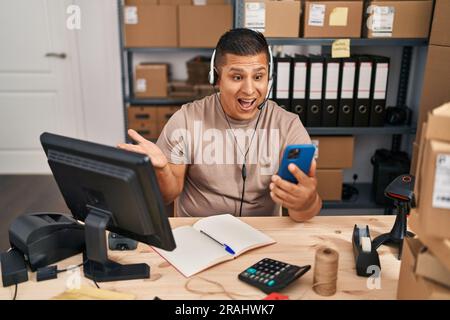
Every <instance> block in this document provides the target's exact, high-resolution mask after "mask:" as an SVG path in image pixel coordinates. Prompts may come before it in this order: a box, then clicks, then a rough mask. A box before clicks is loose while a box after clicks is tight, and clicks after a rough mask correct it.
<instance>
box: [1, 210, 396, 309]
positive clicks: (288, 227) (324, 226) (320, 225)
mask: <svg viewBox="0 0 450 320" xmlns="http://www.w3.org/2000/svg"><path fill="white" fill-rule="evenodd" d="M394 219H395V216H345V217H342V216H341V217H334V216H333V217H326V216H324V217H321V216H318V217H315V218H313V219H312V220H310V221H307V222H305V223H296V222H294V221H292V220H291V219H290V218H289V217H258V218H242V220H243V221H245V222H246V223H248V224H250V225H252V226H253V227H255V228H257V229H259V230H261V231H262V232H264V233H265V234H267V235H269V236H270V237H272V238H274V239H275V240H276V241H277V243H276V244H273V245H269V246H266V247H263V248H258V249H255V250H252V251H249V252H247V253H245V254H243V255H241V256H239V257H237V258H236V259H234V260H233V261H228V262H225V263H222V264H219V265H216V266H214V267H212V268H210V269H208V270H205V271H203V272H201V273H199V274H196V275H194V276H192V277H191V278H185V277H184V276H183V275H182V274H180V273H179V272H177V271H176V270H175V269H174V268H173V267H172V266H171V265H170V264H169V263H167V262H166V261H165V260H164V259H163V258H161V257H160V256H159V255H158V254H157V253H156V252H154V251H153V249H152V248H151V247H149V246H148V245H144V244H139V246H138V248H137V250H134V251H125V252H121V251H110V253H109V257H110V258H111V259H112V260H115V261H117V262H120V263H122V264H129V263H142V262H145V263H147V264H148V265H150V278H149V279H145V280H129V281H117V282H102V283H99V286H100V288H101V289H107V290H113V291H118V292H123V293H130V294H133V295H134V296H135V297H136V299H153V298H154V297H155V296H158V297H159V298H161V299H189V300H198V299H262V298H264V297H265V296H266V295H265V294H264V293H263V292H261V291H259V290H258V289H256V288H254V287H252V286H249V285H247V284H245V283H243V282H241V281H240V280H238V279H237V275H238V274H239V273H240V272H241V271H243V270H244V269H245V268H247V267H249V266H250V265H252V264H254V263H255V262H257V261H259V260H260V259H262V258H266V257H269V258H273V259H277V260H281V261H284V262H288V263H290V264H296V265H305V264H310V265H311V266H312V268H311V270H310V271H309V272H307V273H306V274H305V275H304V276H303V277H301V278H300V279H299V280H297V281H296V282H294V283H292V284H291V285H290V286H289V287H287V288H286V289H284V290H283V291H282V293H283V294H285V295H288V296H289V298H290V299H395V298H396V292H397V282H398V277H399V271H400V261H398V260H397V258H396V250H395V249H394V248H391V247H387V246H381V247H380V248H379V249H378V253H379V255H380V262H381V269H382V270H381V282H380V286H379V287H380V288H378V289H376V288H374V289H369V287H372V288H373V286H370V285H369V286H368V281H369V282H370V283H372V284H373V283H374V282H373V279H369V280H368V278H364V277H358V276H357V275H356V271H355V263H354V257H353V251H352V242H351V235H352V231H353V226H354V224H367V225H369V227H370V232H371V237H372V239H373V238H374V237H376V236H377V235H379V234H381V233H385V232H389V230H390V229H391V227H392V225H393V223H394ZM196 220H197V219H196V218H171V219H170V223H171V225H172V227H173V228H176V227H179V226H182V225H191V224H193V223H194V222H195V221H196ZM323 245H325V246H329V247H331V248H334V249H336V250H337V251H338V252H339V270H338V280H337V292H336V294H335V295H333V296H330V297H322V296H319V295H317V294H316V293H315V292H314V291H313V289H312V283H313V269H314V256H315V251H316V249H317V248H319V247H320V246H323ZM79 263H81V255H77V256H74V257H71V258H69V259H66V260H63V261H60V262H59V263H58V269H64V268H66V267H68V266H71V265H77V264H79ZM77 272H78V273H79V274H81V275H82V274H83V272H82V270H81V269H78V270H77V271H71V272H64V273H60V274H59V275H58V278H57V279H53V280H48V281H42V282H36V274H35V273H29V281H28V282H26V283H21V284H19V286H18V293H17V299H18V300H21V299H51V298H53V297H55V296H57V295H58V294H61V293H63V292H64V291H66V290H67V288H68V286H70V285H73V283H74V279H76V278H74V277H76V275H77ZM78 279H80V277H79V278H78ZM80 281H81V285H83V286H89V287H95V284H94V283H93V282H92V281H91V280H89V279H87V278H85V277H84V276H81V280H80ZM13 295H14V286H10V287H7V288H3V287H1V288H0V299H6V300H9V299H12V297H13Z"/></svg>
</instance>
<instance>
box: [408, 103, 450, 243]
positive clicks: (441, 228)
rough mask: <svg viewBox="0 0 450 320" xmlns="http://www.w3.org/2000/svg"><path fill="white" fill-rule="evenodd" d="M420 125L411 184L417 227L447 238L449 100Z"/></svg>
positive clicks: (449, 233)
mask: <svg viewBox="0 0 450 320" xmlns="http://www.w3.org/2000/svg"><path fill="white" fill-rule="evenodd" d="M422 127H423V128H422V132H421V136H420V142H419V152H418V156H417V168H416V171H415V177H416V181H415V185H414V194H415V198H416V205H417V208H418V210H419V212H420V223H421V229H422V230H423V232H424V233H427V234H429V235H431V236H433V237H443V238H450V199H449V195H450V187H448V185H449V184H448V181H449V180H450V103H447V104H444V105H442V106H441V107H439V108H436V109H434V110H433V111H432V112H430V113H429V116H428V121H427V122H426V123H424V124H423V125H422ZM445 199H447V200H445Z"/></svg>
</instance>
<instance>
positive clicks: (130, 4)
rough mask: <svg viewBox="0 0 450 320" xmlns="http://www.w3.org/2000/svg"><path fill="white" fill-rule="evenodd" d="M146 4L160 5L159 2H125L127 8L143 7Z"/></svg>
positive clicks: (134, 0) (132, 0) (144, 0)
mask: <svg viewBox="0 0 450 320" xmlns="http://www.w3.org/2000/svg"><path fill="white" fill-rule="evenodd" d="M146 4H154V5H156V4H159V3H158V0H125V5H126V6H141V5H146Z"/></svg>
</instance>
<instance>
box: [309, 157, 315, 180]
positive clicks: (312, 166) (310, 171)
mask: <svg viewBox="0 0 450 320" xmlns="http://www.w3.org/2000/svg"><path fill="white" fill-rule="evenodd" d="M316 168H317V162H316V159H313V161H312V162H311V167H310V168H309V174H308V176H310V177H315V176H316Z"/></svg>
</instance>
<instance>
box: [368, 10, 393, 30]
mask: <svg viewBox="0 0 450 320" xmlns="http://www.w3.org/2000/svg"><path fill="white" fill-rule="evenodd" d="M367 13H369V14H371V16H370V17H369V20H368V23H367V24H368V27H369V29H371V30H372V36H374V37H392V31H393V29H394V18H395V8H394V7H387V6H376V5H372V6H369V8H368V9H367Z"/></svg>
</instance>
